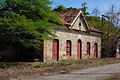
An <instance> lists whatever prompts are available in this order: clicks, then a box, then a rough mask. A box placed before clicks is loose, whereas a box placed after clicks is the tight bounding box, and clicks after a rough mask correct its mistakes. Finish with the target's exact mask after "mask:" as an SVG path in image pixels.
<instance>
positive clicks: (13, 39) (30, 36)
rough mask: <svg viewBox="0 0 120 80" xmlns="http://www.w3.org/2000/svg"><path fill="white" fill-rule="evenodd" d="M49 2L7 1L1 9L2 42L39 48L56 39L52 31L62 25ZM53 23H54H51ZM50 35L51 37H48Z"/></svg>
mask: <svg viewBox="0 0 120 80" xmlns="http://www.w3.org/2000/svg"><path fill="white" fill-rule="evenodd" d="M51 3H52V2H50V1H49V0H30V1H29V0H5V1H4V3H1V8H0V42H4V43H5V44H7V45H8V44H9V45H13V44H17V45H18V44H19V45H23V46H25V47H37V48H39V47H40V46H41V45H40V44H41V42H42V40H51V39H53V37H55V35H54V34H52V33H51V31H50V29H54V28H55V27H57V25H56V24H53V23H57V24H61V25H62V22H61V21H60V20H59V17H58V15H57V14H56V13H54V12H53V11H52V10H51V7H50V6H49V5H51ZM51 22H53V23H51ZM48 35H49V36H48Z"/></svg>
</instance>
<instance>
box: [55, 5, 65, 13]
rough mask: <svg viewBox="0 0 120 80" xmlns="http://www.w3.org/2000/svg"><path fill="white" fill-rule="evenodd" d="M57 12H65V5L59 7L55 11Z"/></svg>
mask: <svg viewBox="0 0 120 80" xmlns="http://www.w3.org/2000/svg"><path fill="white" fill-rule="evenodd" d="M53 10H54V11H56V12H65V10H66V8H65V7H64V6H63V5H59V6H57V7H56V8H54V9H53Z"/></svg>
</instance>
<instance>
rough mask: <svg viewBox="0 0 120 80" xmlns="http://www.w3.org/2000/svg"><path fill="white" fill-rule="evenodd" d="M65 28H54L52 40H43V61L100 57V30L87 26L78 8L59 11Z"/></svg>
mask: <svg viewBox="0 0 120 80" xmlns="http://www.w3.org/2000/svg"><path fill="white" fill-rule="evenodd" d="M59 15H60V19H61V21H62V22H63V23H64V24H65V25H66V28H61V29H56V30H54V31H53V32H54V34H55V35H56V36H57V37H56V38H55V39H54V41H44V47H43V48H44V49H43V61H44V62H46V61H58V60H66V59H88V58H97V57H101V34H102V32H101V31H100V30H97V29H95V28H94V27H92V26H89V25H88V24H87V22H86V20H85V18H84V16H83V13H82V11H81V10H80V9H77V10H72V11H69V12H65V13H60V14H59Z"/></svg>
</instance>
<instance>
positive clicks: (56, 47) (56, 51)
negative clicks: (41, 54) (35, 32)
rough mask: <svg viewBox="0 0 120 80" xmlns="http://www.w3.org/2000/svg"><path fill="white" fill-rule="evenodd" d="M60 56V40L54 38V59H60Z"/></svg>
mask: <svg viewBox="0 0 120 80" xmlns="http://www.w3.org/2000/svg"><path fill="white" fill-rule="evenodd" d="M58 56H59V41H58V40H54V41H53V49H52V59H53V60H58V58H59V57H58Z"/></svg>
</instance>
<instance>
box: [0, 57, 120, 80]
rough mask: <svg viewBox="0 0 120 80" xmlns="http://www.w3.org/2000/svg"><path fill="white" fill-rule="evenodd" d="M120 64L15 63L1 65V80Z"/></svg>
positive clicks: (110, 61)
mask: <svg viewBox="0 0 120 80" xmlns="http://www.w3.org/2000/svg"><path fill="white" fill-rule="evenodd" d="M113 63H120V59H115V58H107V59H88V60H68V61H59V62H51V63H41V62H31V63H30V62H17V63H16V62H15V63H6V62H1V63H0V80H24V79H25V80H29V78H39V77H40V76H50V75H55V74H59V73H66V72H70V71H72V70H81V69H87V68H91V67H99V66H103V65H107V64H113Z"/></svg>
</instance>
